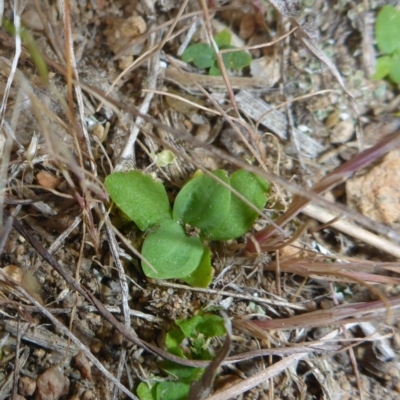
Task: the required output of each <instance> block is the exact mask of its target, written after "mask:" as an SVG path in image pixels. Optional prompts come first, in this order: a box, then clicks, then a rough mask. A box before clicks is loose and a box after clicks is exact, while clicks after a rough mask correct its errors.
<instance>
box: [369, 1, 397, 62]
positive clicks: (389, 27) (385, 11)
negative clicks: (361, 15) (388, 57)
mask: <svg viewBox="0 0 400 400" xmlns="http://www.w3.org/2000/svg"><path fill="white" fill-rule="evenodd" d="M375 36H376V41H377V45H378V48H379V50H380V51H381V52H382V53H386V54H391V53H393V52H394V51H396V50H398V49H400V40H399V38H400V11H399V10H398V9H397V8H395V7H393V6H390V5H386V6H384V7H382V9H381V10H380V11H379V13H378V16H377V18H376V22H375Z"/></svg>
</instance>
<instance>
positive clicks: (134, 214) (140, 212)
mask: <svg viewBox="0 0 400 400" xmlns="http://www.w3.org/2000/svg"><path fill="white" fill-rule="evenodd" d="M105 186H106V188H107V191H108V193H109V194H110V197H111V199H112V200H113V201H114V203H115V204H116V205H117V207H118V208H119V209H120V210H121V211H123V212H124V213H125V214H126V215H127V216H128V217H129V218H130V219H131V220H132V221H133V222H134V223H135V224H136V225H137V226H138V227H139V229H140V230H141V231H145V230H146V229H148V228H150V227H151V226H153V225H155V224H156V223H157V222H158V221H160V220H161V219H165V218H171V209H170V206H169V201H168V196H167V192H166V191H165V188H164V186H163V185H162V184H161V183H156V182H154V180H153V179H152V177H151V176H149V175H145V174H143V173H142V172H140V171H130V172H128V173H123V172H115V173H113V174H111V175H108V176H107V178H106V180H105Z"/></svg>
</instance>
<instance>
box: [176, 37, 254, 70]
mask: <svg viewBox="0 0 400 400" xmlns="http://www.w3.org/2000/svg"><path fill="white" fill-rule="evenodd" d="M214 40H215V43H216V44H217V46H218V48H219V49H220V50H226V49H234V48H235V47H233V46H231V34H230V33H229V32H228V31H227V30H223V31H222V32H220V33H218V35H216V36H215V37H214ZM222 59H223V61H224V65H225V67H226V68H228V69H235V70H238V71H239V70H241V69H243V68H244V67H247V66H249V65H250V63H251V56H250V54H248V53H246V52H245V51H234V52H230V53H223V54H222ZM182 60H183V61H185V62H192V63H193V64H194V65H195V66H196V67H198V68H204V69H208V74H209V75H214V76H219V75H221V70H220V68H219V66H218V62H217V56H216V54H215V51H214V49H213V47H212V46H210V45H208V44H206V43H195V44H192V45H190V46H188V48H187V49H186V50H185V51H184V52H183V54H182Z"/></svg>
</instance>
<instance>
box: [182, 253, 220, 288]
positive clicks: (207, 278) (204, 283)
mask: <svg viewBox="0 0 400 400" xmlns="http://www.w3.org/2000/svg"><path fill="white" fill-rule="evenodd" d="M212 277H213V269H212V266H211V250H210V249H209V248H208V247H206V248H205V249H204V253H203V257H202V258H201V261H200V265H199V266H198V267H197V268H196V269H195V270H194V271H193V272H192V273H191V274H190V275H189V276H186V277H184V278H181V279H182V280H183V281H184V282H186V283H188V284H189V285H190V286H194V287H201V288H207V287H208V285H209V284H210V283H211V281H212Z"/></svg>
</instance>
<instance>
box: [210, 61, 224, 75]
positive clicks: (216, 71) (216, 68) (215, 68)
mask: <svg viewBox="0 0 400 400" xmlns="http://www.w3.org/2000/svg"><path fill="white" fill-rule="evenodd" d="M208 75H210V76H221V75H222V74H221V70H220V69H219V66H218V63H217V61H215V63H214V65H213V66H212V67H211V68H210V69H209V70H208Z"/></svg>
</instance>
